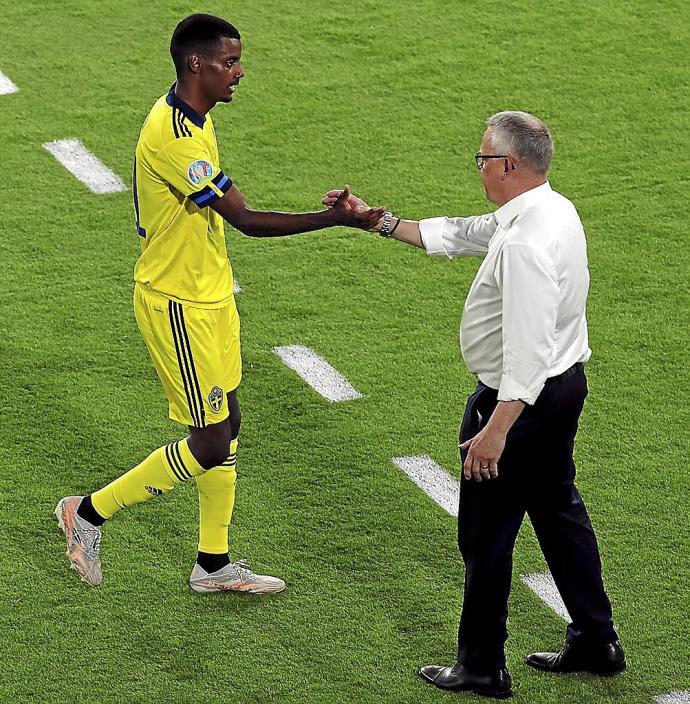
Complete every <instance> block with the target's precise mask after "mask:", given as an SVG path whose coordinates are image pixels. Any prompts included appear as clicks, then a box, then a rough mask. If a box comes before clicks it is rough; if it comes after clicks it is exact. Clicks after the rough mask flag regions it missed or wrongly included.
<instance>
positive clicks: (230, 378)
mask: <svg viewBox="0 0 690 704" xmlns="http://www.w3.org/2000/svg"><path fill="white" fill-rule="evenodd" d="M134 315H135V316H136V319H137V324H138V325H139V330H140V331H141V334H142V336H143V338H144V341H145V342H146V346H147V347H148V349H149V353H150V354H151V359H152V360H153V366H154V367H155V368H156V371H157V372H158V376H159V377H160V380H161V382H162V384H163V388H164V389H165V395H166V396H167V397H168V406H169V415H170V418H171V419H172V420H174V421H177V422H178V423H182V424H183V425H192V426H194V427H196V428H205V427H206V426H207V425H211V424H213V423H220V422H221V421H224V420H225V419H226V418H227V417H228V415H229V413H228V401H227V398H226V394H227V393H228V391H232V390H233V389H236V388H237V387H238V386H239V384H240V380H241V378H242V358H241V355H240V318H239V315H238V314H237V307H236V306H235V299H234V298H232V299H231V301H230V303H228V305H226V306H224V307H223V308H213V309H208V308H195V307H194V306H190V305H184V304H182V303H178V302H176V301H171V300H170V299H168V298H165V297H164V296H160V295H158V294H156V293H154V292H152V291H151V290H150V289H145V288H144V287H143V286H140V285H139V284H137V285H136V286H135V287H134Z"/></svg>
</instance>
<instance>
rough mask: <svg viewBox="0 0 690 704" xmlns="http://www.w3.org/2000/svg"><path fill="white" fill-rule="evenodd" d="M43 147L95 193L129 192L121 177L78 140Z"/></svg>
mask: <svg viewBox="0 0 690 704" xmlns="http://www.w3.org/2000/svg"><path fill="white" fill-rule="evenodd" d="M43 147H44V148H45V149H46V150H47V151H49V152H50V153H51V154H52V155H53V156H54V157H55V158H56V159H57V160H58V161H59V162H60V163H61V164H62V165H63V166H64V167H65V168H66V169H67V170H68V171H69V172H70V173H71V174H72V175H73V176H74V177H75V178H77V179H79V180H80V181H81V182H82V183H83V184H84V185H86V186H87V187H88V188H89V190H91V191H93V192H94V193H98V194H103V193H117V192H118V191H125V190H127V187H126V186H125V184H124V183H123V182H122V180H121V179H120V177H119V176H118V175H117V174H114V173H113V172H112V171H111V170H110V169H109V168H108V167H107V166H106V165H105V164H104V163H103V162H102V161H101V160H100V159H99V158H98V157H97V156H95V155H94V154H92V153H91V152H90V151H89V150H88V149H87V148H86V147H85V146H84V145H83V144H82V143H81V142H80V141H79V140H78V139H58V140H56V141H54V142H45V143H44V145H43Z"/></svg>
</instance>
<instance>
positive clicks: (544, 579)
mask: <svg viewBox="0 0 690 704" xmlns="http://www.w3.org/2000/svg"><path fill="white" fill-rule="evenodd" d="M520 579H521V580H522V581H523V582H524V583H525V584H526V585H527V586H528V587H529V588H530V589H531V590H532V591H533V592H534V593H535V594H536V595H537V596H538V597H539V598H540V599H541V600H542V601H543V602H544V603H545V604H546V605H547V606H548V607H549V608H551V609H553V610H554V611H555V612H556V613H557V614H558V615H559V616H560V617H561V618H562V619H563V620H564V621H570V614H568V609H566V608H565V604H564V603H563V599H561V595H560V593H559V592H558V587H557V586H556V583H555V582H554V581H553V577H552V576H551V572H548V571H546V572H534V573H532V574H521V575H520Z"/></svg>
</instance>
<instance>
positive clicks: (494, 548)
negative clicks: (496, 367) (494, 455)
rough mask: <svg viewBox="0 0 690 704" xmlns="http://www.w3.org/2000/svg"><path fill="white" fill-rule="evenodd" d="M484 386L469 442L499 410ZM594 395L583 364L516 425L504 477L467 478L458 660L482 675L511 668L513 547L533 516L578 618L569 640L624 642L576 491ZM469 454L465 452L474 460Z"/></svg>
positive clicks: (469, 413) (472, 401)
mask: <svg viewBox="0 0 690 704" xmlns="http://www.w3.org/2000/svg"><path fill="white" fill-rule="evenodd" d="M496 396H497V392H496V391H495V390H494V389H490V388H488V387H486V386H484V385H483V384H481V383H480V384H479V386H478V387H477V390H476V391H475V392H474V393H473V394H472V396H470V398H469V399H468V401H467V406H466V408H465V414H464V417H463V421H462V425H461V428H460V440H461V442H462V441H465V440H468V439H469V438H471V437H472V436H474V435H476V433H477V432H478V431H479V430H481V429H482V428H483V427H484V426H485V425H486V423H487V422H488V420H489V417H490V416H491V414H492V412H493V410H494V408H495V407H496V404H497V400H496ZM586 396H587V379H586V377H585V373H584V369H583V367H582V365H577V370H576V371H575V373H572V374H570V375H568V376H565V377H563V378H557V379H554V380H549V383H547V385H546V386H545V387H544V390H543V391H542V393H541V394H540V395H539V398H538V399H537V401H536V403H535V404H534V405H533V406H527V407H526V408H525V409H524V411H523V412H522V414H521V415H520V417H519V418H518V419H517V421H516V422H515V424H514V425H513V427H512V428H511V429H510V431H509V433H508V436H507V439H506V446H505V450H504V452H503V455H502V456H501V458H500V460H499V462H498V471H499V475H498V477H497V478H496V479H491V480H488V481H487V480H484V481H482V482H479V483H478V482H475V481H473V480H466V479H464V478H463V479H462V480H461V484H460V510H459V515H458V544H459V547H460V553H461V554H462V557H463V559H464V561H465V594H464V601H463V607H462V616H461V618H460V628H459V633H458V662H459V663H460V664H462V665H465V666H466V667H468V668H470V669H472V670H475V671H482V670H493V669H495V668H497V667H504V666H505V653H504V645H505V641H506V638H507V630H506V619H507V616H508V594H509V592H510V581H511V574H512V564H513V548H514V545H515V540H516V538H517V534H518V530H519V529H520V524H521V523H522V519H523V517H524V515H525V513H527V515H528V516H529V518H530V520H531V522H532V525H533V526H534V531H535V533H536V535H537V539H538V540H539V544H540V546H541V549H542V551H543V553H544V557H545V558H546V562H547V564H548V566H549V569H550V570H551V574H552V575H553V578H554V580H555V582H556V585H557V586H558V590H559V591H560V593H561V596H562V598H563V601H564V602H565V606H566V608H567V609H568V613H569V614H570V617H571V618H572V622H571V623H570V624H569V626H568V632H567V639H568V640H573V639H575V638H586V639H591V640H592V641H602V642H610V641H614V640H616V639H617V637H618V636H617V635H616V631H615V630H614V627H613V621H612V620H611V604H610V602H609V599H608V597H607V595H606V592H605V591H604V585H603V582H602V578H601V560H600V558H599V548H598V546H597V541H596V537H595V535H594V530H593V529H592V524H591V522H590V520H589V516H588V515H587V509H586V508H585V505H584V503H583V501H582V497H581V496H580V493H579V492H578V490H577V488H576V487H575V483H574V480H575V463H574V462H573V446H574V441H575V434H576V432H577V423H578V419H579V417H580V413H581V411H582V407H583V405H584V401H585V397H586ZM465 456H466V452H465V451H463V452H462V453H461V459H462V461H463V462H464V460H465Z"/></svg>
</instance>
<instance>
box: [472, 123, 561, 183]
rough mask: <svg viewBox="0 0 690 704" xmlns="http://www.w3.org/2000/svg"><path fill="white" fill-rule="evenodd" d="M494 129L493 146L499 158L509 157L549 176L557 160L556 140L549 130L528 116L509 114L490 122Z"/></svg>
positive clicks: (489, 125) (492, 135) (487, 124)
mask: <svg viewBox="0 0 690 704" xmlns="http://www.w3.org/2000/svg"><path fill="white" fill-rule="evenodd" d="M486 126H487V127H490V128H492V129H493V132H492V134H491V145H492V146H493V148H494V149H495V150H496V152H497V153H498V154H508V155H509V156H513V157H515V158H516V159H517V160H519V161H521V162H522V163H523V164H524V165H525V166H527V168H529V169H530V170H532V171H534V172H536V173H538V174H543V175H546V172H547V171H548V170H549V166H550V164H551V157H552V156H553V139H551V133H550V132H549V128H548V127H547V126H546V125H545V124H544V123H543V122H542V121H541V120H540V119H539V118H537V117H535V116H534V115H530V114H529V113H528V112H519V111H517V110H506V111H505V112H497V113H496V114H495V115H492V116H491V117H490V118H488V119H487V121H486Z"/></svg>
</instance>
